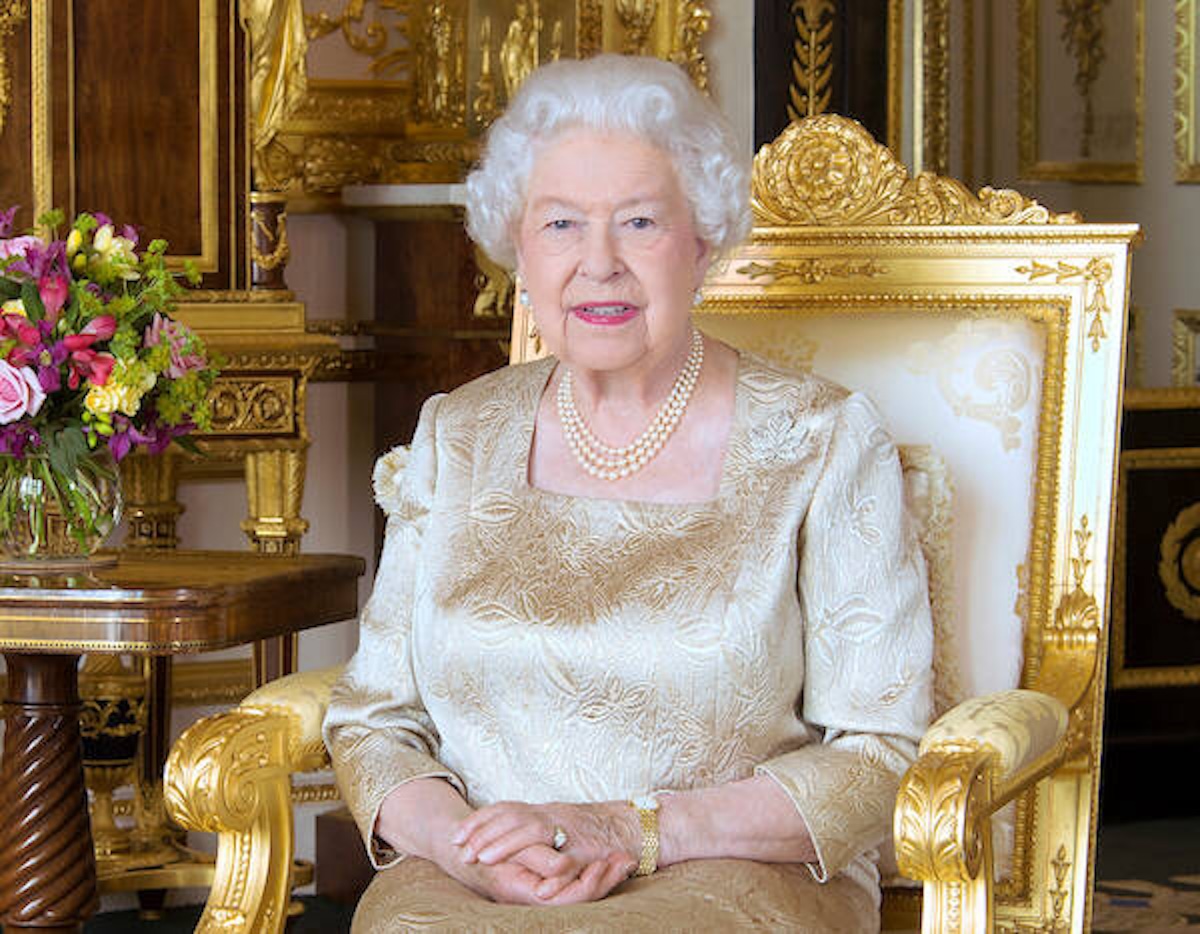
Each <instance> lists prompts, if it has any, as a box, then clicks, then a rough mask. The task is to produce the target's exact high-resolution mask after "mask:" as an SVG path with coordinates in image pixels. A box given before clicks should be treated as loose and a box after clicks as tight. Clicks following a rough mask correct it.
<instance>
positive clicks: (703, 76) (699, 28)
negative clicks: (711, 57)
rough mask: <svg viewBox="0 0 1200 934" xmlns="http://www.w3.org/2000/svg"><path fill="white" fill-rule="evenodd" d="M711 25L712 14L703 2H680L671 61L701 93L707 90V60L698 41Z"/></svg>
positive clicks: (700, 0)
mask: <svg viewBox="0 0 1200 934" xmlns="http://www.w3.org/2000/svg"><path fill="white" fill-rule="evenodd" d="M711 25H712V12H711V11H710V10H709V9H708V7H707V6H706V5H705V0H680V10H679V25H678V27H677V28H676V36H675V50H674V51H673V52H672V53H671V61H673V62H674V63H675V64H676V65H681V66H682V67H683V69H684V70H685V71H686V72H687V73H688V75H689V77H691V79H692V81H693V82H695V84H696V87H698V88H699V89H700V90H701V91H707V90H708V59H706V58H705V57H704V54H703V53H702V52H701V51H700V41H701V40H702V39H703V38H704V35H705V33H707V32H708V30H709V27H710V26H711Z"/></svg>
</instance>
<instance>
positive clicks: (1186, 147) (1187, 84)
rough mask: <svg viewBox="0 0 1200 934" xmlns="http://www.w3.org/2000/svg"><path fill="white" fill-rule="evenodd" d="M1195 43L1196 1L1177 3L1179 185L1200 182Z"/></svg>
mask: <svg viewBox="0 0 1200 934" xmlns="http://www.w3.org/2000/svg"><path fill="white" fill-rule="evenodd" d="M1196 41H1197V36H1196V0H1175V75H1174V86H1175V180H1176V181H1178V182H1200V146H1198V145H1197V139H1196V130H1197V126H1196V78H1197V75H1196Z"/></svg>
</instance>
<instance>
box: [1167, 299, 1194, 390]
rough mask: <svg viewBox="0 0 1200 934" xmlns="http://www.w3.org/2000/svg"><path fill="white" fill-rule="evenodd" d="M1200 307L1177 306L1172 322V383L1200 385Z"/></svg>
mask: <svg viewBox="0 0 1200 934" xmlns="http://www.w3.org/2000/svg"><path fill="white" fill-rule="evenodd" d="M1198 342H1200V309H1196V308H1176V309H1175V315H1174V319H1173V320H1172V322H1171V385H1172V386H1179V387H1183V386H1196V385H1200V371H1198V370H1197V364H1198V362H1200V354H1198V353H1197V346H1196V345H1197V343H1198Z"/></svg>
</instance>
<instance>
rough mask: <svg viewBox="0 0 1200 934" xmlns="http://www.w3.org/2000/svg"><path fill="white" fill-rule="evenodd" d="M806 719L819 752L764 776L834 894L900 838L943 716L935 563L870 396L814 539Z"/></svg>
mask: <svg viewBox="0 0 1200 934" xmlns="http://www.w3.org/2000/svg"><path fill="white" fill-rule="evenodd" d="M798 587H799V597H800V605H801V609H802V612H803V618H804V620H805V634H804V649H805V677H804V689H803V697H802V698H801V699H800V700H801V706H800V711H801V716H802V717H803V719H804V721H805V723H806V724H807V725H808V726H810V727H812V728H814V729H815V730H817V731H818V735H819V736H820V737H821V738H820V740H819V741H816V742H813V743H811V744H809V745H807V746H803V747H801V748H800V749H797V750H795V751H793V752H789V753H785V754H783V755H780V756H778V757H776V758H774V759H771V760H768V761H767V762H764V763H762V764H760V765H759V766H758V769H757V770H756V771H758V772H759V773H765V774H768V775H770V776H771V777H772V778H774V779H775V780H776V781H777V782H778V783H779V784H780V785H781V786H782V787H783V789H784V791H786V792H787V794H788V796H789V797H790V798H791V799H792V801H793V803H794V804H795V805H796V808H797V809H798V810H799V812H800V815H801V817H802V818H803V819H804V822H805V824H806V825H807V827H808V831H809V834H810V835H811V837H812V841H813V844H814V846H815V848H816V852H817V862H816V863H814V864H812V865H811V866H810V868H811V870H812V872H813V875H814V876H816V878H817V879H818V880H820V881H822V882H824V881H827V880H828V879H830V878H832V877H833V876H834V875H836V874H837V873H838V872H840V871H841V870H842V869H843V868H845V867H846V865H847V864H848V863H849V862H850V861H851V860H852V859H854V858H855V857H856V856H858V855H859V854H861V853H864V852H865V851H867V850H869V849H872V848H874V847H877V846H879V845H880V844H881V843H882V842H883V841H884V840H885V838H886V836H887V834H888V833H889V832H890V830H891V826H892V811H893V810H894V808H895V802H896V792H897V790H898V788H899V784H900V779H901V777H903V774H904V771H905V770H906V769H907V768H908V766H909V765H910V764H911V763H912V761H913V759H914V758H915V757H916V749H917V744H918V742H919V741H920V738H921V736H922V734H923V733H924V732H925V729H926V727H927V726H928V724H929V718H930V715H931V713H932V704H933V687H932V682H933V674H932V654H933V627H932V623H931V619H930V614H929V595H928V588H927V584H926V578H925V564H924V560H923V558H922V556H921V551H920V546H919V544H918V540H917V536H916V530H915V528H914V527H913V526H912V524H911V520H910V518H909V516H908V514H907V512H906V510H905V505H904V483H903V477H902V475H901V470H900V460H899V457H898V455H897V452H896V447H895V445H894V443H893V442H892V440H891V438H890V436H889V435H888V433H887V432H886V431H885V430H884V428H883V427H882V425H881V422H880V419H879V416H878V415H877V413H876V412H875V409H874V407H873V406H872V405H871V403H870V402H868V401H867V400H866V398H865V397H863V396H861V395H857V394H852V395H851V396H849V397H848V398H847V399H846V400H844V402H843V403H842V404H841V410H840V412H839V413H838V416H837V418H836V420H835V424H834V427H833V431H832V434H831V436H830V441H829V446H828V449H827V453H826V459H825V467H824V470H823V472H822V474H821V478H820V480H819V481H818V484H817V487H816V489H815V491H814V493H813V498H812V501H811V503H810V505H809V511H808V515H807V516H806V518H805V521H804V525H803V528H802V529H801V532H800V559H799V574H798Z"/></svg>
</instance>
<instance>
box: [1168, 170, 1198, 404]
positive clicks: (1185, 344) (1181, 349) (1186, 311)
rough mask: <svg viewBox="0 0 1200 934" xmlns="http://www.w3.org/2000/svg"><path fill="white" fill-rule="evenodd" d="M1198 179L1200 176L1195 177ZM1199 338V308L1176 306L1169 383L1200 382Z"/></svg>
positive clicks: (1172, 323)
mask: <svg viewBox="0 0 1200 934" xmlns="http://www.w3.org/2000/svg"><path fill="white" fill-rule="evenodd" d="M1197 180H1198V181H1200V178H1197ZM1198 339H1200V310H1197V309H1193V308H1176V309H1175V314H1174V318H1173V320H1172V321H1171V385H1172V386H1195V385H1197V384H1198V383H1200V370H1197V363H1198V360H1197V354H1196V341H1197V340H1198Z"/></svg>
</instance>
